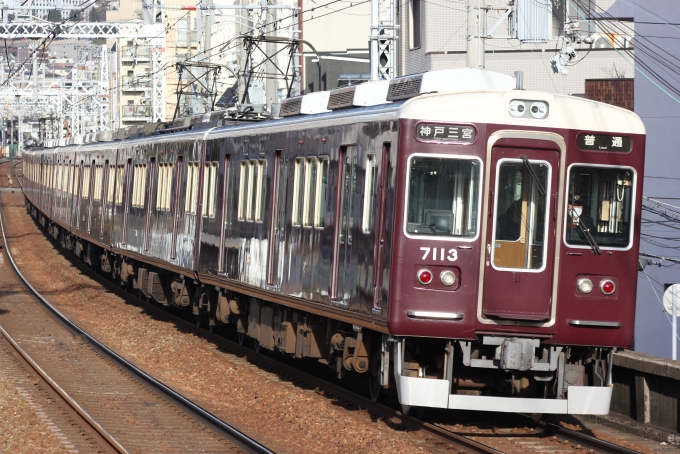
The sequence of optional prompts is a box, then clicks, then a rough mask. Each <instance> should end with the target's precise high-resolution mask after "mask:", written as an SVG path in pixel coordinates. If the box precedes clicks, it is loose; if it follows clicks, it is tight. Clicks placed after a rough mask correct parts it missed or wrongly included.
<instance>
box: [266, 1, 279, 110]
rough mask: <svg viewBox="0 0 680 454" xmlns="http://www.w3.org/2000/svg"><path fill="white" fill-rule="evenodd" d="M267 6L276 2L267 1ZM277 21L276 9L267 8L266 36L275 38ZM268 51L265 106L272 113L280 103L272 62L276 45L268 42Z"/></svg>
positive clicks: (274, 68)
mask: <svg viewBox="0 0 680 454" xmlns="http://www.w3.org/2000/svg"><path fill="white" fill-rule="evenodd" d="M267 5H276V0H267ZM275 20H276V10H275V9H274V8H267V14H266V15H265V21H266V25H267V27H266V29H265V36H267V37H273V36H274V21H275ZM265 50H266V51H267V55H266V58H267V63H266V65H265V80H266V84H265V96H267V98H266V100H265V104H266V105H267V111H268V112H270V113H271V112H272V105H273V104H274V103H276V102H277V101H278V93H277V84H276V78H275V75H276V67H275V66H274V62H273V61H272V59H273V58H275V57H274V54H275V53H276V43H273V42H270V41H267V44H266V46H265Z"/></svg>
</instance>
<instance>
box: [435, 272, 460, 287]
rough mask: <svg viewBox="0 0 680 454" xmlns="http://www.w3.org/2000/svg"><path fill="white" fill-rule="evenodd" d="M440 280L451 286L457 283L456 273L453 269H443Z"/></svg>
mask: <svg viewBox="0 0 680 454" xmlns="http://www.w3.org/2000/svg"><path fill="white" fill-rule="evenodd" d="M439 280H440V281H442V284H444V285H445V286H447V287H451V286H452V285H453V284H455V283H456V274H455V273H454V272H453V271H448V270H447V271H442V273H441V274H440V275H439Z"/></svg>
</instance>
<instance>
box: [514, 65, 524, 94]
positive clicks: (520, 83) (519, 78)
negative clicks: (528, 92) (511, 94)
mask: <svg viewBox="0 0 680 454" xmlns="http://www.w3.org/2000/svg"><path fill="white" fill-rule="evenodd" d="M515 90H524V71H522V70H521V69H520V70H517V71H515Z"/></svg>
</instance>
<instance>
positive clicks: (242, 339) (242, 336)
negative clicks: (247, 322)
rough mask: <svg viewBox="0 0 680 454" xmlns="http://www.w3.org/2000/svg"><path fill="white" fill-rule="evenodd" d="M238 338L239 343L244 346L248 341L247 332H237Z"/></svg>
mask: <svg viewBox="0 0 680 454" xmlns="http://www.w3.org/2000/svg"><path fill="white" fill-rule="evenodd" d="M236 338H237V339H238V344H239V345H241V346H243V344H244V343H245V342H246V333H236Z"/></svg>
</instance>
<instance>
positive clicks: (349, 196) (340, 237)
mask: <svg viewBox="0 0 680 454" xmlns="http://www.w3.org/2000/svg"><path fill="white" fill-rule="evenodd" d="M338 163H339V165H338V187H337V191H338V192H337V195H336V201H337V203H336V206H337V207H338V211H337V215H336V223H335V242H334V247H333V265H332V280H331V299H332V300H336V301H340V302H344V303H349V298H350V296H351V294H352V291H351V285H352V274H353V270H352V267H351V265H350V260H351V257H352V242H353V239H354V238H353V236H354V205H355V192H356V191H355V189H356V179H357V166H358V157H357V147H356V146H351V147H343V148H341V149H340V155H339V159H338Z"/></svg>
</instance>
